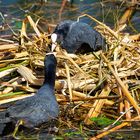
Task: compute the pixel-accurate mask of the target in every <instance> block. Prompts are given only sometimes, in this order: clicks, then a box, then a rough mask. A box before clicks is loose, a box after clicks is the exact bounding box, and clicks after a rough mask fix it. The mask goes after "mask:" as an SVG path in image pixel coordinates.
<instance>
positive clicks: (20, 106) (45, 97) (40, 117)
mask: <svg viewBox="0 0 140 140" xmlns="http://www.w3.org/2000/svg"><path fill="white" fill-rule="evenodd" d="M56 65H57V61H56V58H55V56H54V55H53V54H49V55H48V56H46V57H45V60H44V68H45V69H44V70H45V80H44V84H43V85H42V87H41V88H40V89H39V90H38V92H37V93H36V94H35V95H34V96H32V97H28V98H25V99H22V100H19V101H17V102H16V103H15V104H13V105H12V106H10V107H9V108H8V109H7V110H6V112H5V120H7V123H8V122H10V121H11V122H13V123H14V124H16V123H17V121H19V120H22V121H23V125H24V126H25V127H27V128H33V127H37V126H39V125H41V124H42V123H45V122H48V121H50V120H53V119H56V117H58V114H59V107H58V103H57V101H56V97H55V94H54V85H55V73H56ZM0 114H2V113H0ZM2 115H3V114H2ZM0 118H4V117H3V116H0ZM2 120H4V119H2ZM2 120H1V122H0V127H4V126H5V125H4V121H2ZM5 122H6V121H5ZM0 130H1V131H4V128H3V130H2V128H1V129H0ZM1 133H2V132H1Z"/></svg>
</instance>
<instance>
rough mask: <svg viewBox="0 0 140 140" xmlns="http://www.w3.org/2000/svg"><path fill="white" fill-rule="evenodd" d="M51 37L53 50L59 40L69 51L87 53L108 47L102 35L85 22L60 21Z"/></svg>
mask: <svg viewBox="0 0 140 140" xmlns="http://www.w3.org/2000/svg"><path fill="white" fill-rule="evenodd" d="M51 39H52V43H53V44H52V50H54V48H55V46H56V42H57V43H60V45H61V47H62V48H64V49H65V50H66V51H67V52H68V53H86V52H91V51H98V50H101V49H103V50H106V49H107V48H106V43H105V39H104V38H103V37H102V35H101V34H100V33H99V32H97V31H95V30H94V29H92V27H90V26H89V25H88V24H86V23H83V22H77V21H71V20H65V21H62V22H60V23H59V24H58V25H57V27H56V28H55V30H54V32H53V34H52V35H51Z"/></svg>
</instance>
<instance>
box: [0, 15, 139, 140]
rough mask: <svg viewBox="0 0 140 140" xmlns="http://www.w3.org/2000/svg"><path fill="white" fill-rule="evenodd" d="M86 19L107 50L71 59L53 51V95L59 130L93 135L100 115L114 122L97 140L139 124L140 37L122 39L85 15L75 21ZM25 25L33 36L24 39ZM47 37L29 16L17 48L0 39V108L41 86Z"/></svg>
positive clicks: (119, 34) (16, 44)
mask: <svg viewBox="0 0 140 140" xmlns="http://www.w3.org/2000/svg"><path fill="white" fill-rule="evenodd" d="M84 16H88V17H89V18H91V19H92V20H93V21H95V22H96V23H97V24H98V26H96V29H97V30H98V31H99V32H100V33H101V34H102V35H103V36H104V37H105V39H106V42H107V44H108V50H107V52H102V51H98V52H93V53H89V54H84V55H75V54H73V55H69V54H67V52H66V51H65V50H62V49H61V48H60V47H59V46H57V49H56V57H57V60H58V65H57V73H56V75H57V77H56V84H55V89H56V97H57V101H58V102H59V104H60V109H61V113H60V120H59V121H60V128H61V127H62V128H63V127H64V126H67V128H73V129H75V128H76V129H77V130H79V122H84V125H83V126H82V131H84V130H87V128H86V126H88V125H90V126H91V127H90V129H92V128H93V129H95V128H96V127H97V126H96V125H95V122H94V121H93V120H95V119H94V118H98V117H99V116H102V115H103V116H105V117H106V118H109V119H112V120H116V121H115V122H114V123H112V122H111V123H112V124H110V125H109V126H108V127H106V129H103V128H102V129H101V130H100V131H99V132H98V131H97V136H94V135H92V136H90V137H92V138H91V139H92V140H94V139H99V138H102V137H104V136H106V135H108V134H109V133H112V132H114V131H117V130H118V129H121V128H122V127H124V126H129V127H130V125H131V124H132V123H133V122H134V121H140V107H139V101H140V99H139V98H140V97H139V96H140V95H139V93H140V78H139V77H140V34H136V35H129V34H125V33H122V32H120V30H119V29H118V28H119V27H118V28H117V30H119V31H118V32H117V31H114V30H112V29H111V28H110V27H108V26H107V25H105V24H103V23H101V22H99V21H98V20H97V19H95V18H93V17H91V16H89V15H86V14H85V15H82V16H80V17H79V18H82V17H84ZM121 20H122V19H121ZM27 23H29V24H30V25H31V27H32V28H33V29H34V31H35V34H32V35H30V36H29V35H28V34H27V31H26V30H27V29H26V24H27ZM121 28H122V24H121ZM49 36H50V35H49V33H46V32H44V33H41V32H40V31H39V29H38V28H37V23H35V22H34V21H33V19H32V18H31V17H30V16H27V18H26V19H25V20H24V21H23V23H22V29H21V32H20V36H19V37H18V36H16V37H17V40H18V42H17V41H12V38H11V40H10V39H6V38H0V40H1V41H2V42H1V43H0V105H1V106H2V105H4V104H5V103H10V102H12V101H16V100H20V99H22V98H26V97H28V96H32V95H33V94H35V92H36V90H37V89H38V87H39V86H41V84H42V83H43V65H44V64H43V59H44V56H45V55H46V52H47V50H49V44H50V43H51V40H50V37H49ZM48 52H49V51H48ZM117 122H120V123H119V125H118V123H117ZM97 128H98V127H97ZM98 133H100V134H98Z"/></svg>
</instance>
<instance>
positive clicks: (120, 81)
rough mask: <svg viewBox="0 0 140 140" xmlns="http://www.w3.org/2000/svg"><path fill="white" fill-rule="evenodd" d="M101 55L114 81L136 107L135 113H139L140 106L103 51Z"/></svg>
mask: <svg viewBox="0 0 140 140" xmlns="http://www.w3.org/2000/svg"><path fill="white" fill-rule="evenodd" d="M101 57H102V58H103V59H104V61H105V62H106V64H107V66H108V68H109V69H110V71H111V72H112V74H113V75H114V77H115V79H116V81H117V82H118V84H119V85H120V87H121V89H122V91H123V93H124V95H125V96H126V97H127V98H128V100H129V101H130V103H131V104H132V105H133V106H134V108H135V109H136V111H137V113H138V114H140V108H139V106H138V104H137V102H136V101H135V100H134V98H133V97H132V96H131V93H130V92H129V91H128V89H127V88H126V87H125V85H124V83H123V82H122V80H121V79H120V77H119V76H118V75H117V74H116V72H115V71H114V69H113V68H112V66H111V64H110V63H109V61H108V60H107V58H106V57H105V55H104V54H103V53H101Z"/></svg>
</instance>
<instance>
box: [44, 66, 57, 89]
mask: <svg viewBox="0 0 140 140" xmlns="http://www.w3.org/2000/svg"><path fill="white" fill-rule="evenodd" d="M55 73H56V68H55V66H54V65H48V66H47V67H45V78H44V84H48V85H49V86H51V87H53V88H54V86H55Z"/></svg>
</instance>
